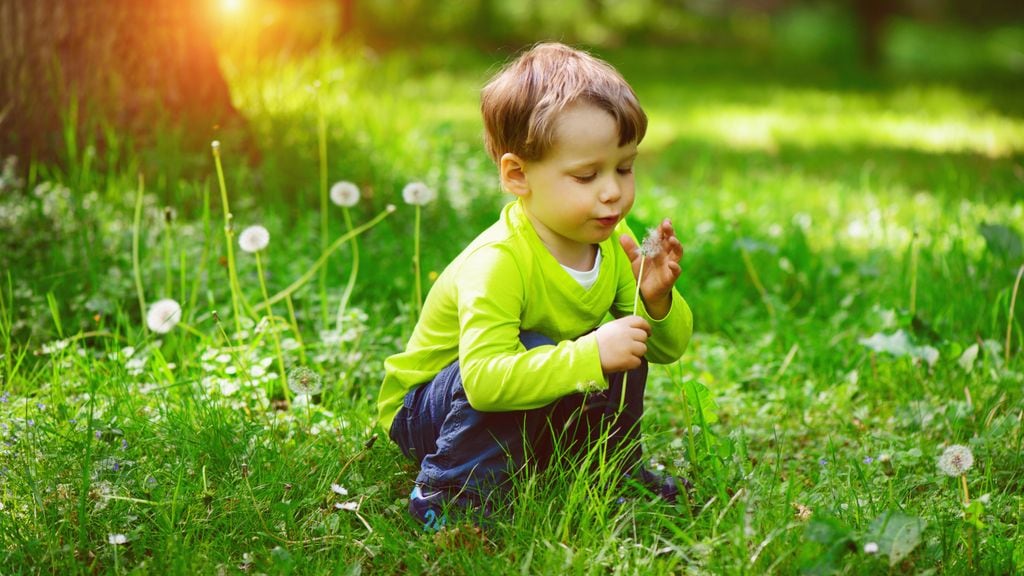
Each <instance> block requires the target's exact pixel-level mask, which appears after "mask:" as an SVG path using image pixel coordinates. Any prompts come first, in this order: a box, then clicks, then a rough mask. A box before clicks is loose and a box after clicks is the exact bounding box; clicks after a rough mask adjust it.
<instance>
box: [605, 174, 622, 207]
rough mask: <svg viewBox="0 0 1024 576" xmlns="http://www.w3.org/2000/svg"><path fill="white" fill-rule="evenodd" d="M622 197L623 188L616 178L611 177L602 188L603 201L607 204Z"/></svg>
mask: <svg viewBox="0 0 1024 576" xmlns="http://www.w3.org/2000/svg"><path fill="white" fill-rule="evenodd" d="M620 197H622V189H621V187H620V184H619V183H618V182H616V181H615V179H609V180H608V181H607V182H605V184H604V186H603V187H602V188H601V202H603V203H605V204H607V203H609V202H615V201H616V200H618V199H619V198H620Z"/></svg>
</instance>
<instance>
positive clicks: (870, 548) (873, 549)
mask: <svg viewBox="0 0 1024 576" xmlns="http://www.w3.org/2000/svg"><path fill="white" fill-rule="evenodd" d="M864 553H865V554H878V543H877V542H868V543H867V544H865V545H864Z"/></svg>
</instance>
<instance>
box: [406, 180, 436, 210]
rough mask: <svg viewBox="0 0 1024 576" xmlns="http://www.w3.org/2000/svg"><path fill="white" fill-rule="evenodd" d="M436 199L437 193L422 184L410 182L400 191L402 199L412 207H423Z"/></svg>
mask: <svg viewBox="0 0 1024 576" xmlns="http://www.w3.org/2000/svg"><path fill="white" fill-rule="evenodd" d="M435 198H437V193H436V192H434V191H433V190H431V189H430V188H429V187H428V186H427V185H426V184H424V183H423V182H410V183H408V184H406V185H405V188H403V189H402V199H403V200H405V203H406V204H410V205H412V206H425V205H427V204H430V203H431V202H433V201H434V199H435Z"/></svg>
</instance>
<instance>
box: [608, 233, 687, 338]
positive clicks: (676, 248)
mask: <svg viewBox="0 0 1024 576" xmlns="http://www.w3.org/2000/svg"><path fill="white" fill-rule="evenodd" d="M657 231H658V233H659V234H660V236H661V241H660V242H659V243H658V244H656V246H657V247H658V248H660V249H659V250H657V254H655V255H654V256H649V257H647V258H645V259H644V276H643V278H641V279H640V294H641V296H643V299H644V305H645V306H646V307H647V312H648V313H649V314H650V315H651V317H652V318H654V319H661V318H664V317H665V315H666V314H668V312H669V308H670V307H671V305H672V287H673V286H674V285H675V283H676V280H677V279H678V278H679V275H680V274H681V273H682V268H680V266H679V261H680V260H681V259H682V257H683V245H682V243H680V242H679V239H678V238H676V232H675V230H674V229H673V228H672V222H670V221H669V219H668V218H665V219H664V220H662V222H661V224H660V225H658V228H657ZM619 243H620V244H622V248H623V249H624V250H625V251H626V255H627V256H629V260H630V262H632V264H633V275H634V276H637V275H639V274H640V246H638V245H637V243H636V241H635V240H633V239H632V238H630V237H629V235H627V234H623V235H622V236H621V237H620V238H619Z"/></svg>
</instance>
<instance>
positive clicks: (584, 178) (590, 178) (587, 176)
mask: <svg viewBox="0 0 1024 576" xmlns="http://www.w3.org/2000/svg"><path fill="white" fill-rule="evenodd" d="M573 178H574V179H576V181H577V182H579V183H581V184H586V183H587V182H593V181H594V178H597V173H594V174H585V175H583V176H577V175H574V176H573Z"/></svg>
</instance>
